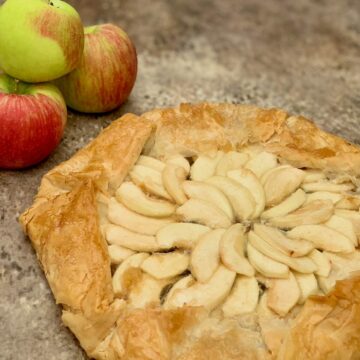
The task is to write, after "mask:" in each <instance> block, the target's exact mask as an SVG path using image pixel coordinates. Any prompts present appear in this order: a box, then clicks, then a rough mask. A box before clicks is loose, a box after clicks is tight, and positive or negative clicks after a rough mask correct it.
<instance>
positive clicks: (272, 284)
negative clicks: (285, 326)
mask: <svg viewBox="0 0 360 360" xmlns="http://www.w3.org/2000/svg"><path fill="white" fill-rule="evenodd" d="M300 295H301V294H300V289H299V285H298V283H297V281H296V279H295V276H294V275H293V273H292V272H290V273H289V277H288V278H287V279H271V280H270V281H269V289H268V292H267V305H268V306H269V308H270V309H271V310H273V311H274V312H276V313H277V314H278V315H280V316H285V315H286V314H287V313H288V312H289V311H290V310H291V309H292V308H293V307H294V306H295V305H296V304H297V302H298V301H299V298H300Z"/></svg>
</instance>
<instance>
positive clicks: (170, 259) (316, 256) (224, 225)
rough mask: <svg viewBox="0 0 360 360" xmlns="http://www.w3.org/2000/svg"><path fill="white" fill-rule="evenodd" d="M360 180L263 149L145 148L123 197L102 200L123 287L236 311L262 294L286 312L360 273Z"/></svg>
mask: <svg viewBox="0 0 360 360" xmlns="http://www.w3.org/2000/svg"><path fill="white" fill-rule="evenodd" d="M190 163H192V165H190ZM353 181H354V180H353V179H351V178H350V177H344V176H342V177H340V176H338V177H337V176H335V175H334V174H326V173H324V172H322V171H318V170H313V169H312V170H310V169H297V168H295V167H293V166H290V165H288V164H281V163H280V162H279V159H278V158H277V157H276V156H275V155H273V154H271V153H269V152H266V151H264V150H263V149H261V148H259V147H254V148H253V147H248V148H244V149H243V150H242V151H241V152H236V151H231V152H228V153H223V152H220V151H219V152H218V153H217V154H215V155H214V156H207V155H199V156H198V157H196V158H194V159H186V158H184V157H182V156H180V155H177V156H174V157H171V158H168V159H162V160H159V159H155V158H152V157H149V156H144V155H142V156H140V158H139V159H138V161H137V163H136V164H135V166H134V167H133V168H132V169H131V171H130V172H129V175H128V178H127V179H126V181H125V182H123V183H122V184H121V186H120V187H119V188H118V189H117V191H116V196H115V197H113V198H110V199H108V198H106V197H105V196H104V195H99V196H98V204H99V218H100V223H101V229H102V232H103V234H104V236H105V238H106V240H107V242H108V244H109V247H108V248H109V255H110V259H111V262H112V264H113V268H114V272H113V289H114V292H115V294H116V296H118V297H122V298H124V299H126V300H127V301H128V303H129V305H130V306H133V307H145V306H163V307H164V308H166V309H172V308H176V307H182V306H185V305H187V306H203V307H205V308H207V309H208V310H209V311H212V310H219V311H221V312H222V313H223V315H224V316H225V317H231V316H236V315H242V314H246V313H250V312H253V311H256V309H257V307H258V302H259V300H260V298H263V299H265V300H264V301H265V302H266V304H265V305H266V306H267V307H268V310H269V311H272V312H275V313H276V314H278V315H280V316H285V315H286V314H287V313H289V312H290V311H291V310H292V309H293V308H294V307H295V306H296V305H301V304H303V303H304V302H305V301H306V299H307V298H308V297H309V296H311V295H322V294H326V293H328V292H329V291H330V290H331V289H332V288H333V287H334V285H335V283H336V281H337V280H340V279H344V278H346V277H349V276H350V275H351V273H352V272H354V271H358V270H360V252H359V251H358V250H357V249H356V248H357V246H358V240H359V237H360V212H359V206H360V195H358V194H357V192H356V191H357V186H356V184H355V183H353ZM260 285H261V286H260ZM264 286H265V290H264ZM264 301H262V303H264ZM262 306H264V304H262Z"/></svg>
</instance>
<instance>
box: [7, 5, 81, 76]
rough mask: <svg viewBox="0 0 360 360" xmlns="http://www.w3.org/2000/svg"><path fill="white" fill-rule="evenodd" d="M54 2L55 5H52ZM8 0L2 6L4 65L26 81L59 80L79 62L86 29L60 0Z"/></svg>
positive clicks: (10, 72)
mask: <svg viewBox="0 0 360 360" xmlns="http://www.w3.org/2000/svg"><path fill="white" fill-rule="evenodd" d="M51 4H53V5H51ZM51 4H50V1H48V0H7V1H6V2H5V3H4V4H3V5H2V6H1V7H0V68H2V69H3V70H4V72H5V73H7V74H9V75H10V76H12V77H14V78H17V79H20V80H22V81H26V82H33V83H34V82H46V81H51V80H54V79H57V78H59V77H61V76H63V75H65V74H67V73H69V72H70V71H72V70H73V69H75V67H76V66H77V65H78V64H79V62H80V59H81V55H82V51H83V48H84V29H83V25H82V22H81V19H80V16H79V14H78V13H77V12H76V10H75V9H74V8H72V7H71V6H70V5H68V4H67V3H65V2H63V1H60V0H51Z"/></svg>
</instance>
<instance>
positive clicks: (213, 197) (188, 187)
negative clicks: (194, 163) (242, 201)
mask: <svg viewBox="0 0 360 360" xmlns="http://www.w3.org/2000/svg"><path fill="white" fill-rule="evenodd" d="M182 185H183V188H184V191H185V194H186V195H187V196H188V197H190V198H194V199H199V200H205V201H208V202H209V203H211V204H213V205H215V206H217V207H218V208H219V209H221V210H222V211H223V212H224V213H225V214H226V215H227V216H228V217H229V219H230V220H231V221H234V220H235V217H234V212H233V209H232V207H231V204H230V202H229V200H228V199H227V197H226V196H225V195H224V194H223V193H222V192H221V191H220V190H219V189H218V188H217V187H215V186H213V185H210V184H207V183H205V182H201V181H184V182H183V184H182Z"/></svg>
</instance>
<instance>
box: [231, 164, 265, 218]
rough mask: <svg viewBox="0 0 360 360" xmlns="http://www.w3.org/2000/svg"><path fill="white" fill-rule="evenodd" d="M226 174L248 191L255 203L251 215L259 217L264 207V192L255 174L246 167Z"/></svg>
mask: <svg viewBox="0 0 360 360" xmlns="http://www.w3.org/2000/svg"><path fill="white" fill-rule="evenodd" d="M227 176H228V177H229V178H230V179H233V180H235V181H236V182H237V183H239V184H240V185H242V186H244V187H245V188H246V189H247V190H248V191H249V192H250V194H251V195H252V196H253V198H254V200H255V204H256V205H255V210H254V213H253V215H252V217H253V218H257V217H259V216H260V214H261V213H262V212H263V211H264V208H265V193H264V188H263V187H262V185H261V183H260V181H259V180H258V178H257V177H256V176H255V174H254V173H253V172H252V171H251V170H248V169H237V170H232V171H229V172H228V173H227Z"/></svg>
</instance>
